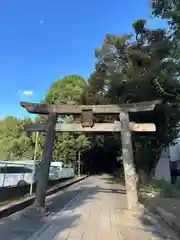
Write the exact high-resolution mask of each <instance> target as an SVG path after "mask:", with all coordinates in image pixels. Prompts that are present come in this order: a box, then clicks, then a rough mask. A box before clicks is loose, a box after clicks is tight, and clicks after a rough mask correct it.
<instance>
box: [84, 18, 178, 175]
mask: <svg viewBox="0 0 180 240" xmlns="http://www.w3.org/2000/svg"><path fill="white" fill-rule="evenodd" d="M145 23H146V22H145V21H144V20H141V19H139V20H137V21H136V22H134V23H133V28H134V32H135V34H134V36H135V40H133V39H132V34H126V35H123V36H118V35H112V34H107V35H106V36H105V39H104V40H103V43H102V47H101V48H100V49H97V50H96V51H95V56H96V71H95V72H94V73H93V74H92V75H91V76H90V78H89V79H88V86H87V89H89V92H91V99H93V100H94V101H95V103H96V104H100V101H99V99H103V101H106V102H108V103H110V104H119V103H130V102H143V101H152V100H157V99H162V100H163V103H166V102H168V103H169V102H172V101H174V100H177V96H178V95H179V93H180V84H179V81H178V80H177V76H178V72H179V65H178V62H177V61H174V58H173V55H172V52H173V49H174V44H173V42H172V41H171V39H170V38H169V37H168V35H167V34H166V32H165V30H164V29H153V30H152V29H148V28H146V25H145ZM96 76H98V78H97V77H96ZM157 83H158V86H157ZM87 89H86V91H87ZM85 95H86V96H88V94H87V93H86V92H85ZM85 102H86V103H88V102H89V99H88V97H87V98H86V101H85ZM130 117H131V119H132V120H134V121H137V122H154V123H155V124H156V126H157V131H156V133H148V134H144V133H143V134H133V136H132V137H133V148H134V155H135V161H136V167H137V170H138V169H139V168H140V169H141V168H142V169H144V170H145V172H146V173H147V174H149V173H150V172H151V170H152V169H153V168H154V167H155V166H156V163H157V160H158V159H159V154H160V152H161V150H162V148H164V147H165V146H167V145H168V144H169V143H170V142H172V141H173V140H174V139H175V138H176V137H177V135H178V130H179V129H178V125H179V117H180V115H179V109H178V107H177V106H172V105H163V104H162V105H159V106H158V107H157V108H156V110H155V112H154V114H153V113H138V114H132V116H130ZM112 119H113V118H111V119H110V120H111V121H112ZM115 119H117V116H116V117H115V118H114V120H115ZM106 120H107V119H106ZM114 140H115V138H114ZM115 142H116V141H114V142H113V143H114V144H115ZM145 159H146V160H145Z"/></svg>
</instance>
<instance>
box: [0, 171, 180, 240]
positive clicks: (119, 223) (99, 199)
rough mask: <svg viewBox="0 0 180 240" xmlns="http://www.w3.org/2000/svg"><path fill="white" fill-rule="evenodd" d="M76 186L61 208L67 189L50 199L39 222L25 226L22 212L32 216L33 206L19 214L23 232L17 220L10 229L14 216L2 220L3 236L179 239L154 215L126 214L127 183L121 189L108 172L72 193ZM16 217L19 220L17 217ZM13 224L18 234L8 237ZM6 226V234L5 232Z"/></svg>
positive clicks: (32, 239) (71, 239)
mask: <svg viewBox="0 0 180 240" xmlns="http://www.w3.org/2000/svg"><path fill="white" fill-rule="evenodd" d="M75 189H76V190H77V189H78V192H77V191H76V194H75V195H74V196H73V197H72V198H71V201H69V202H68V203H67V205H66V206H64V208H61V210H58V208H59V209H60V205H61V199H63V193H62V194H61V195H60V197H58V198H56V200H57V199H58V201H56V200H55V199H54V197H51V199H49V200H48V204H49V206H50V209H51V212H50V214H49V215H48V216H46V217H45V218H43V219H41V220H40V219H38V220H37V218H36V222H35V218H34V220H33V219H31V221H32V222H31V223H30V222H28V224H27V222H26V225H24V227H23V224H25V219H24V222H23V219H22V216H24V215H26V216H28V219H30V218H32V217H30V212H31V211H32V210H31V209H30V208H29V211H28V215H27V213H26V214H24V213H23V214H21V216H20V215H17V214H16V218H17V219H21V222H19V224H20V223H21V227H20V226H19V235H18V225H17V224H16V227H15V226H14V225H13V224H11V225H8V228H9V231H8V230H7V224H8V223H9V221H10V220H9V219H6V221H4V222H2V221H0V223H1V222H2V223H1V226H0V233H2V234H1V238H2V239H6V240H10V239H11V240H27V239H28V240H80V239H81V240H119V239H125V240H130V239H131V240H134V239H136V238H138V240H145V239H146V240H155V239H166V240H176V239H178V238H176V236H175V235H174V234H173V233H172V232H171V231H170V230H169V229H168V228H167V226H163V225H162V224H160V223H159V222H158V221H157V220H156V219H155V218H153V217H152V216H151V215H146V216H145V217H144V218H143V219H141V220H137V219H135V218H132V217H130V216H127V215H125V214H124V211H123V210H124V209H125V207H126V195H125V192H124V189H123V186H122V189H120V184H118V183H113V182H112V181H111V179H110V177H109V176H107V175H102V176H100V177H97V176H92V177H89V178H88V179H86V180H85V181H84V182H83V183H81V184H77V185H76V186H75V187H71V188H70V189H69V190H68V192H69V194H70V193H71V191H73V192H75ZM69 196H71V195H69ZM55 203H56V204H55ZM31 216H33V214H32V215H31ZM33 217H34V216H33ZM14 218H15V217H14ZM11 220H12V218H11ZM13 221H14V223H15V222H16V221H15V219H14V220H13ZM35 223H36V224H35ZM11 228H14V230H16V235H11V237H9V238H8V232H9V234H10V231H11V230H10V229H11ZM22 228H24V231H23V229H22ZM3 229H4V232H6V234H3ZM5 229H6V231H5ZM27 233H28V234H27ZM9 236H10V235H9Z"/></svg>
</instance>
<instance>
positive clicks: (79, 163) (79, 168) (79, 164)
mask: <svg viewBox="0 0 180 240" xmlns="http://www.w3.org/2000/svg"><path fill="white" fill-rule="evenodd" d="M80 176H81V152H80V151H79V152H78V177H80Z"/></svg>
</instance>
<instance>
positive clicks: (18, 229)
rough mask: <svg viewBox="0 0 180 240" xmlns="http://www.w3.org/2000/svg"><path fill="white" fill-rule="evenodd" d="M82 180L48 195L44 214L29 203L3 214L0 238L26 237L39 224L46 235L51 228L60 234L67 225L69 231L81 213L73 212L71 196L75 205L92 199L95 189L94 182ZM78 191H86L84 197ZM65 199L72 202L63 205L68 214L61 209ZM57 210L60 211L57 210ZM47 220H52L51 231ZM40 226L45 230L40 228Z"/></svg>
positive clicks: (0, 224) (19, 238) (30, 234)
mask: <svg viewBox="0 0 180 240" xmlns="http://www.w3.org/2000/svg"><path fill="white" fill-rule="evenodd" d="M85 181H87V180H85ZM85 181H83V182H82V183H79V184H78V185H77V187H74V188H73V189H72V188H71V187H70V188H69V189H66V190H65V191H63V192H59V193H57V194H54V195H53V196H50V197H48V198H47V208H48V212H47V214H46V216H43V215H40V214H37V213H36V211H35V210H34V208H32V206H30V207H28V208H27V209H24V210H22V211H21V212H19V213H15V214H13V215H11V216H9V217H6V218H2V219H1V220H0V233H1V237H0V239H6V240H13V239H18V240H28V239H29V238H30V237H31V236H32V235H33V234H34V233H35V232H37V231H39V229H41V228H42V231H45V232H44V234H45V235H46V237H47V234H49V233H48V232H51V235H54V236H55V235H56V233H57V232H58V234H61V232H62V231H63V230H65V229H67V231H68V229H70V228H72V227H75V226H76V224H77V223H78V221H79V220H80V217H81V215H80V214H74V213H73V208H74V206H73V202H71V200H72V199H76V197H78V196H79V197H78V204H76V207H78V206H82V205H83V204H84V203H85V202H86V201H92V200H93V198H94V196H95V195H96V194H97V192H98V187H97V186H87V187H86V186H85ZM81 194H85V197H80V196H81ZM68 202H71V205H70V206H69V207H67V208H66V212H68V214H64V213H61V210H63V208H64V207H65V206H66V205H67V203H68ZM59 212H60V213H61V214H59ZM50 223H51V224H52V223H53V229H51V231H49V230H48V228H49V227H50V226H49V225H50ZM43 228H45V229H46V230H45V229H44V230H43ZM67 234H68V233H67ZM48 236H49V235H48ZM52 237H53V236H52ZM49 239H50V240H51V236H49Z"/></svg>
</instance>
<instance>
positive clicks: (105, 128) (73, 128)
mask: <svg viewBox="0 0 180 240" xmlns="http://www.w3.org/2000/svg"><path fill="white" fill-rule="evenodd" d="M129 128H130V131H134V132H155V131H156V126H155V124H153V123H134V122H130V124H129ZM25 130H26V131H28V132H46V123H35V124H28V125H26V126H25ZM121 130H122V127H121V123H120V122H119V121H116V122H115V123H95V124H94V126H93V127H82V125H81V124H80V123H56V125H55V131H56V132H121Z"/></svg>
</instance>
